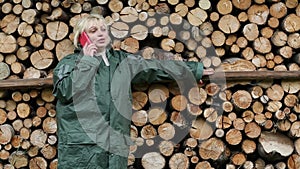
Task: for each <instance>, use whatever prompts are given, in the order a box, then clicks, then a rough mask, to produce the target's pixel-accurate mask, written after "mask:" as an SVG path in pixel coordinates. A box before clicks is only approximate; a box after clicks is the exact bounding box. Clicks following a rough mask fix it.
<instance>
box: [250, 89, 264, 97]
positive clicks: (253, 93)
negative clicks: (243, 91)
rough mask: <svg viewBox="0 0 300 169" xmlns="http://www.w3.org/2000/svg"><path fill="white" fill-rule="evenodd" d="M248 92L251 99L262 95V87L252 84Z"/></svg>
mask: <svg viewBox="0 0 300 169" xmlns="http://www.w3.org/2000/svg"><path fill="white" fill-rule="evenodd" d="M250 93H251V96H252V98H253V99H257V98H259V97H261V96H262V95H263V89H262V88H261V87H260V86H254V87H252V88H251V92H250Z"/></svg>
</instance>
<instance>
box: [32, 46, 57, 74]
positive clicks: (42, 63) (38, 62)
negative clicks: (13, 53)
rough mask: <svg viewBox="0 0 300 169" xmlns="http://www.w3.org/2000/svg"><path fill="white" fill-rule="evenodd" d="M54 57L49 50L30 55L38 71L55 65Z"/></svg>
mask: <svg viewBox="0 0 300 169" xmlns="http://www.w3.org/2000/svg"><path fill="white" fill-rule="evenodd" d="M53 59H54V56H53V54H52V53H51V52H50V51H48V50H44V49H42V50H38V51H36V52H33V53H32V54H31V55H30V61H31V63H32V65H33V66H34V67H35V68H37V69H40V70H41V69H46V68H48V67H49V66H50V65H51V64H52V63H53Z"/></svg>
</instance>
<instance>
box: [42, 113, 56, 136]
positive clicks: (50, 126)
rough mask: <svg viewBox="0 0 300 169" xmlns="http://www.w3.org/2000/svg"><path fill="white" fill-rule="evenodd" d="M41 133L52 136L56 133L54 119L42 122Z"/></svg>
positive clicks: (48, 118)
mask: <svg viewBox="0 0 300 169" xmlns="http://www.w3.org/2000/svg"><path fill="white" fill-rule="evenodd" d="M42 127H43V131H44V132H45V133H50V134H54V133H56V131H57V124H56V119H55V118H53V117H47V118H46V119H45V120H43V126H42Z"/></svg>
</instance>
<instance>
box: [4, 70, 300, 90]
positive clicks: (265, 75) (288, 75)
mask: <svg viewBox="0 0 300 169" xmlns="http://www.w3.org/2000/svg"><path fill="white" fill-rule="evenodd" d="M263 79H299V80H300V71H241V72H215V74H214V75H210V76H204V77H203V80H214V81H215V80H226V81H229V80H230V81H238V80H263ZM52 85H53V81H52V78H41V79H8V80H0V89H16V88H45V87H52Z"/></svg>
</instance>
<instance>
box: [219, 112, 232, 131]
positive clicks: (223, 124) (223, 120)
mask: <svg viewBox="0 0 300 169" xmlns="http://www.w3.org/2000/svg"><path fill="white" fill-rule="evenodd" d="M231 125H232V121H231V120H230V119H229V118H228V117H227V116H224V115H223V116H219V117H218V118H217V120H216V127H217V128H220V129H227V128H229V127H231Z"/></svg>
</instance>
